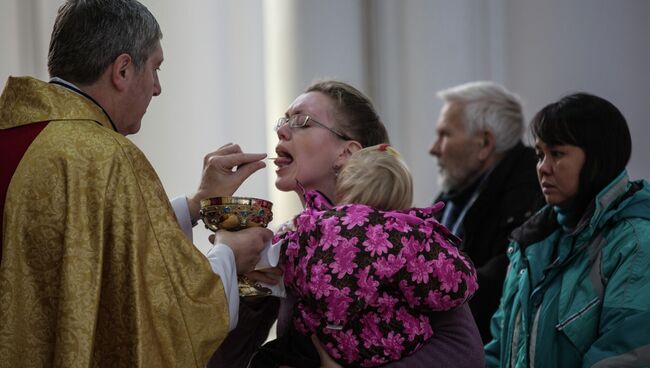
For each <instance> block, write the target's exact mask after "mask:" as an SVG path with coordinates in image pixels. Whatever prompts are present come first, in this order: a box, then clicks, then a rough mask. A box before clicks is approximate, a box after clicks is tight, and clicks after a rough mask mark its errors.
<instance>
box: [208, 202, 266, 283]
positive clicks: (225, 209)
mask: <svg viewBox="0 0 650 368" xmlns="http://www.w3.org/2000/svg"><path fill="white" fill-rule="evenodd" d="M271 207H273V203H271V202H269V201H266V200H264V199H259V198H250V197H212V198H207V199H204V200H202V201H201V210H200V212H199V214H200V215H201V220H203V223H204V224H205V227H207V228H208V229H210V230H212V231H215V232H216V231H217V230H228V231H237V230H241V229H245V228H247V227H253V226H262V227H266V226H267V225H268V224H269V222H271V220H273V212H271ZM239 295H240V296H267V295H271V290H269V289H268V288H266V287H264V286H262V285H260V284H258V283H254V282H252V281H251V280H249V279H248V278H247V277H245V276H240V277H239Z"/></svg>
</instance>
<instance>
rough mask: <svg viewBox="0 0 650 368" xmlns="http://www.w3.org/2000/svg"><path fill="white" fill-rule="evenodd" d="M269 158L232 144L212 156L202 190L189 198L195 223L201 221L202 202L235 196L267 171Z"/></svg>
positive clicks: (205, 167) (207, 159)
mask: <svg viewBox="0 0 650 368" xmlns="http://www.w3.org/2000/svg"><path fill="white" fill-rule="evenodd" d="M265 157H266V154H265V153H244V152H242V150H241V148H240V147H239V145H237V144H232V143H228V144H226V145H225V146H223V147H221V148H219V149H218V150H216V151H214V152H211V153H208V154H207V155H206V156H205V158H204V159H203V174H202V175H201V183H200V184H199V189H198V190H197V191H196V193H194V194H193V195H191V196H190V197H188V198H187V203H188V206H189V210H190V216H191V217H192V223H193V224H195V223H196V222H197V221H198V219H199V210H200V209H201V200H202V199H205V198H210V197H224V196H231V195H232V194H233V193H235V191H236V190H237V188H239V186H240V185H241V184H242V183H243V182H244V180H246V179H248V177H249V176H251V175H252V174H253V173H254V172H256V171H257V170H259V169H262V168H264V167H266V163H264V162H263V161H261V160H262V159H264V158H265Z"/></svg>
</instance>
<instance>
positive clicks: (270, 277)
mask: <svg viewBox="0 0 650 368" xmlns="http://www.w3.org/2000/svg"><path fill="white" fill-rule="evenodd" d="M283 272H284V271H282V269H281V268H280V267H271V268H265V269H262V270H255V271H251V272H248V273H246V275H245V276H246V277H248V279H250V280H251V281H253V282H263V283H266V284H269V285H276V284H277V283H278V279H279V278H280V277H281V276H282V274H283Z"/></svg>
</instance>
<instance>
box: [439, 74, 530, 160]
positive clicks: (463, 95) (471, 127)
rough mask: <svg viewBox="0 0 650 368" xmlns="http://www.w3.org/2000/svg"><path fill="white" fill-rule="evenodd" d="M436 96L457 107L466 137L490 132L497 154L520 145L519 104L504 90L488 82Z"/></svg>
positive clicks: (440, 92)
mask: <svg viewBox="0 0 650 368" xmlns="http://www.w3.org/2000/svg"><path fill="white" fill-rule="evenodd" d="M437 95H438V97H439V98H441V99H442V100H443V101H445V102H458V103H459V104H460V105H461V107H462V113H463V121H464V124H465V129H467V132H468V133H469V134H473V133H475V132H478V131H481V130H491V131H492V133H493V134H494V139H495V151H496V152H497V153H501V152H505V151H507V150H508V149H510V148H512V147H514V146H515V145H516V144H517V143H518V142H520V141H521V139H522V136H523V133H524V114H523V112H522V108H521V102H520V101H519V97H517V96H516V95H515V94H513V93H511V92H510V91H508V90H507V89H505V87H503V86H501V85H499V84H496V83H494V82H489V81H479V82H470V83H465V84H461V85H459V86H456V87H452V88H449V89H445V90H442V91H439V92H438V94H437Z"/></svg>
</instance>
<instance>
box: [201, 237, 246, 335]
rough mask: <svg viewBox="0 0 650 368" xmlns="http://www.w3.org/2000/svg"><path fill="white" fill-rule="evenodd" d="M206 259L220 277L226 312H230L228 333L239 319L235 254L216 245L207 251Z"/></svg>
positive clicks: (224, 246) (222, 245)
mask: <svg viewBox="0 0 650 368" xmlns="http://www.w3.org/2000/svg"><path fill="white" fill-rule="evenodd" d="M207 257H208V261H209V262H210V267H212V271H214V273H216V274H217V275H219V277H221V283H222V284H223V289H224V291H225V293H226V299H227V301H228V310H229V311H230V326H229V331H232V330H234V329H235V327H237V320H238V319H239V286H238V282H237V266H236V265H235V254H234V253H233V252H232V249H230V247H229V246H227V245H225V244H222V243H217V244H216V245H215V246H214V247H212V248H211V249H210V250H209V251H208V253H207Z"/></svg>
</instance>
